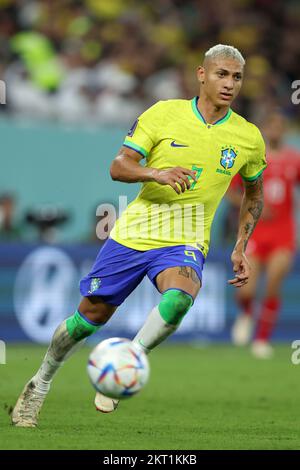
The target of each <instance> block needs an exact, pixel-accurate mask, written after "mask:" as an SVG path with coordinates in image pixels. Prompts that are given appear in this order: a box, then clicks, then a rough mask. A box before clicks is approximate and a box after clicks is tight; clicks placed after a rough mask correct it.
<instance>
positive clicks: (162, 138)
mask: <svg viewBox="0 0 300 470" xmlns="http://www.w3.org/2000/svg"><path fill="white" fill-rule="evenodd" d="M197 100H198V97H195V98H193V100H191V101H190V100H168V101H159V102H158V103H156V104H155V105H154V106H152V107H151V108H149V109H148V110H147V111H145V112H144V113H143V114H142V115H141V116H140V117H139V119H137V121H136V122H135V123H134V125H133V126H132V128H131V129H130V131H129V133H128V135H127V137H126V139H125V141H124V144H123V145H125V146H127V147H129V148H131V149H133V150H136V151H137V152H139V153H140V154H141V155H142V156H143V157H144V158H145V159H146V166H147V167H152V168H157V169H160V170H163V169H167V168H172V167H176V166H181V167H184V168H188V169H191V170H194V171H195V172H196V178H197V181H196V182H195V181H192V179H191V182H192V184H191V187H190V189H189V190H186V191H185V192H184V193H181V194H177V193H176V192H175V191H174V189H173V188H171V187H170V186H168V185H160V184H158V183H156V182H145V183H143V185H142V188H141V190H140V192H139V194H138V196H137V197H136V199H135V200H134V201H133V202H132V203H131V204H129V205H128V207H127V209H126V210H125V211H124V212H123V214H122V215H121V217H120V219H119V220H117V222H116V224H115V226H114V228H113V230H112V232H111V234H110V236H111V238H113V239H114V240H115V241H117V242H118V243H121V244H123V245H125V246H128V247H129V248H133V249H136V250H141V251H144V250H150V249H154V248H162V247H167V246H174V245H188V246H192V247H195V248H198V249H200V250H201V251H202V253H203V254H204V256H206V255H207V252H208V248H209V238H210V228H211V224H212V221H213V218H214V214H215V212H216V209H217V207H218V205H219V203H220V201H221V199H222V197H223V195H224V193H225V192H226V190H227V188H228V186H229V184H230V182H231V180H232V178H233V177H234V176H235V175H236V174H237V173H240V175H241V176H242V177H243V178H244V179H245V180H248V181H249V180H250V181H251V180H254V179H256V178H257V177H258V176H259V175H260V174H261V173H262V171H263V170H264V169H265V167H266V160H265V145H264V141H263V138H262V136H261V133H260V131H259V130H258V128H257V127H256V126H255V125H254V124H251V123H250V122H248V121H246V120H245V119H244V118H243V117H241V116H239V115H238V114H236V113H235V112H233V111H232V110H231V109H229V111H228V112H227V114H226V116H224V117H223V118H222V119H220V120H219V121H217V122H215V123H214V124H208V123H207V122H206V121H205V119H204V118H203V116H202V115H201V113H200V112H199V110H198V108H197Z"/></svg>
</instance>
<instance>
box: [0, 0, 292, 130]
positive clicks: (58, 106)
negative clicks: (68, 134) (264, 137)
mask: <svg viewBox="0 0 300 470" xmlns="http://www.w3.org/2000/svg"><path fill="white" fill-rule="evenodd" d="M299 26H300V8H299V2H298V0H286V1H278V0H215V1H212V2H207V1H206V0H151V1H147V0H146V1H139V0H113V1H112V0H83V1H78V0H40V1H37V0H0V54H1V65H0V74H1V78H2V79H3V80H5V82H6V83H7V103H8V104H7V106H5V107H3V106H2V107H1V111H2V112H7V113H11V114H13V115H18V116H24V117H26V118H27V117H32V118H38V119H51V120H55V121H61V122H67V123H87V124H89V123H96V124H98V123H100V124H101V123H102V124H119V125H126V126H127V125H128V124H130V122H132V121H133V120H134V119H135V118H136V116H137V115H138V114H140V113H141V112H142V111H143V110H144V109H145V108H146V107H148V106H149V105H151V104H152V103H154V102H155V101H157V100H159V99H168V98H177V97H181V98H191V97H192V96H194V95H195V94H196V92H197V89H198V85H197V82H196V79H195V73H194V71H195V68H196V66H197V65H198V64H199V63H200V62H201V60H202V58H203V54H204V52H205V50H207V49H208V48H209V47H211V46H212V45H214V44H216V43H219V42H220V43H225V44H232V45H235V46H236V47H238V48H240V50H241V51H242V53H243V54H244V56H245V57H246V60H247V77H246V79H245V82H244V86H243V89H242V93H241V96H240V98H239V100H238V101H237V103H236V104H235V106H234V109H235V110H236V111H237V112H239V113H241V114H243V115H244V116H245V117H247V118H249V119H252V120H254V121H257V120H258V119H259V116H260V114H261V113H262V112H264V111H265V110H266V109H268V108H269V107H270V108H271V107H273V106H274V105H279V106H280V107H281V108H283V109H284V111H285V113H286V114H287V115H288V116H289V117H291V118H292V119H293V122H295V123H297V122H298V124H300V112H299V106H295V105H293V104H292V102H291V94H292V89H291V84H292V82H293V81H294V80H296V79H299V78H300V77H299V76H298V75H297V74H299V60H300V48H299V44H300V27H299Z"/></svg>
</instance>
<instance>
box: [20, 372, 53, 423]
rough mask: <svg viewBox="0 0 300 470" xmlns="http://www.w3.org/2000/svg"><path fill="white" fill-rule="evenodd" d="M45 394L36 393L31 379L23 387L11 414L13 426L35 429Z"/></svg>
mask: <svg viewBox="0 0 300 470" xmlns="http://www.w3.org/2000/svg"><path fill="white" fill-rule="evenodd" d="M46 395H47V394H46V393H38V392H37V390H36V386H35V384H34V382H33V380H32V379H30V381H29V382H28V383H27V384H26V385H25V387H24V389H23V391H22V393H21V395H20V396H19V398H18V401H17V403H16V405H15V407H14V409H13V411H12V414H11V422H12V424H13V425H14V426H18V427H22V428H35V427H36V426H37V421H38V416H39V413H40V410H41V408H42V405H43V403H44V400H45V398H46Z"/></svg>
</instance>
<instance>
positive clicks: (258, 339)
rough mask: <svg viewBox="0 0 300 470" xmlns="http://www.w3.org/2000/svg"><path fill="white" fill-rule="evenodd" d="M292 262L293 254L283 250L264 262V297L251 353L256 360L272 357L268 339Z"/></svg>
mask: <svg viewBox="0 0 300 470" xmlns="http://www.w3.org/2000/svg"><path fill="white" fill-rule="evenodd" d="M292 262H293V252H292V251H290V250H288V249H284V248H282V249H280V250H279V249H278V250H276V251H274V252H273V253H272V254H271V255H270V256H269V257H268V260H267V262H266V290H265V297H264V299H263V302H262V306H261V310H260V313H259V317H258V323H257V329H256V332H255V336H254V342H253V344H252V353H253V354H254V355H255V356H256V357H258V358H262V359H268V358H270V357H272V355H273V348H272V346H271V344H270V338H271V335H272V332H273V330H274V327H275V324H276V321H277V317H278V313H279V309H280V295H281V294H280V292H281V286H282V282H283V280H284V278H285V277H286V275H287V274H288V272H289V271H290V269H291V266H292Z"/></svg>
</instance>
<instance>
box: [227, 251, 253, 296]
mask: <svg viewBox="0 0 300 470" xmlns="http://www.w3.org/2000/svg"><path fill="white" fill-rule="evenodd" d="M231 261H232V264H233V271H234V273H235V277H234V279H230V280H229V281H228V284H231V285H233V286H234V287H242V286H244V285H245V284H247V282H248V279H249V276H250V271H251V267H250V264H249V261H248V260H247V257H246V255H245V253H243V252H241V251H237V250H233V252H232V255H231Z"/></svg>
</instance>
